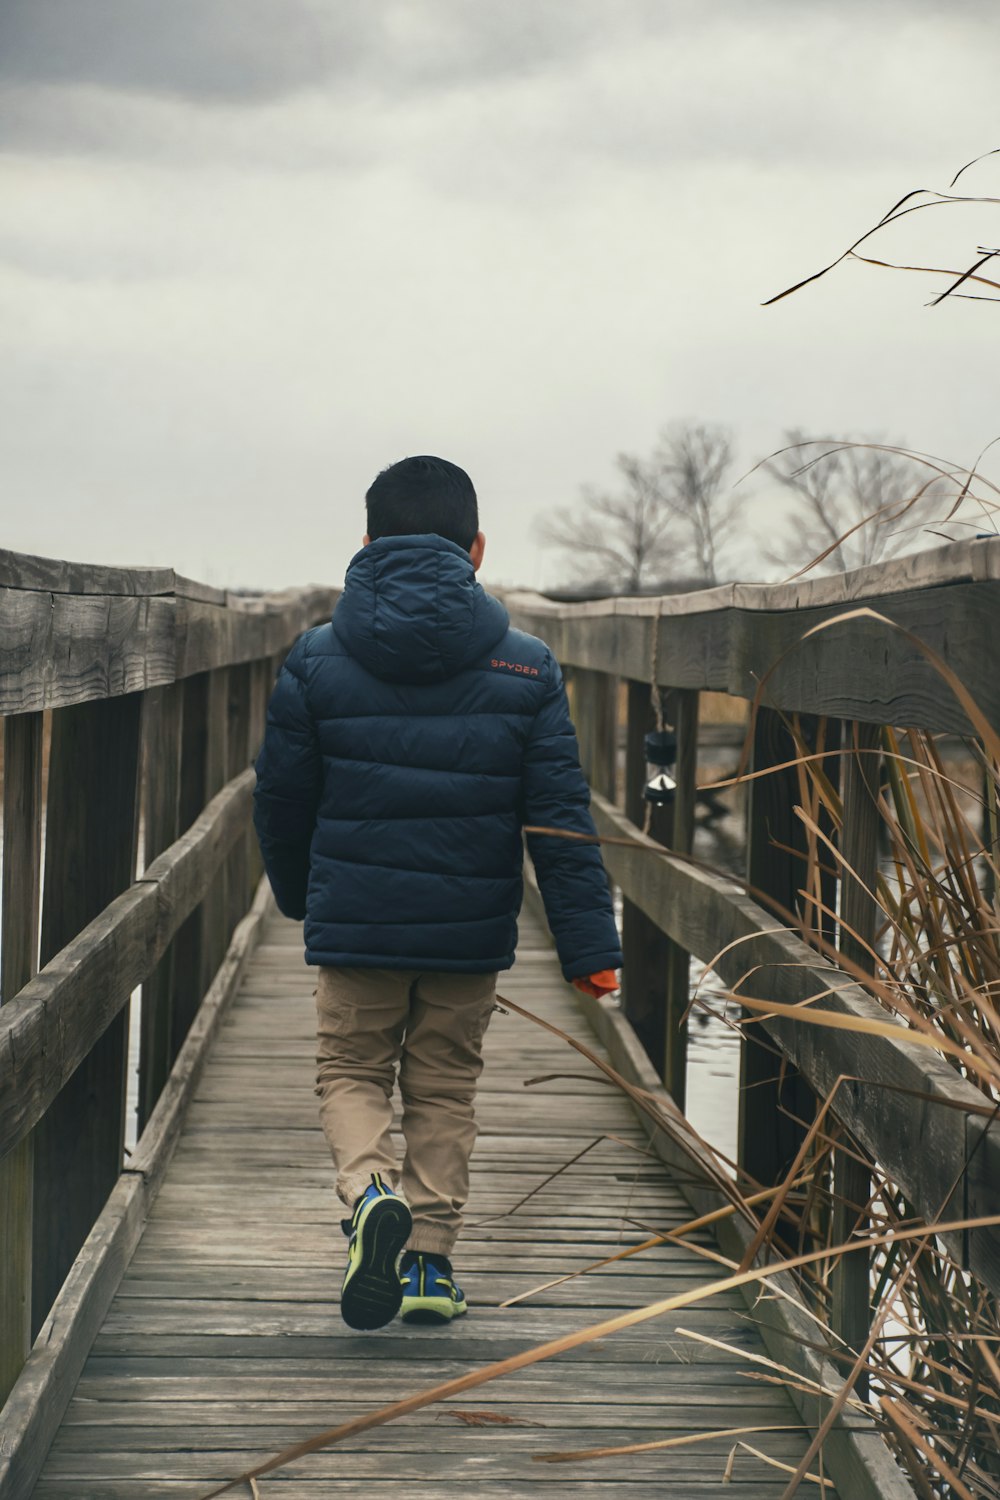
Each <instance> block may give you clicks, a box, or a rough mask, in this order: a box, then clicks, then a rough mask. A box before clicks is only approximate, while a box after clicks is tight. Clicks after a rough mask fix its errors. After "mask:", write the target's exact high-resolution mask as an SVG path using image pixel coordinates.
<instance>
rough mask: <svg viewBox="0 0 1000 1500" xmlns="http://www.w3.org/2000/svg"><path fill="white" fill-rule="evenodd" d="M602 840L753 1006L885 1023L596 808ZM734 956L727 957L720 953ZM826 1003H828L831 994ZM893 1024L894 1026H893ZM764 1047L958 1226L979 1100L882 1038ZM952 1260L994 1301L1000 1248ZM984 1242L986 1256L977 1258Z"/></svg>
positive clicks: (802, 1036) (945, 1072)
mask: <svg viewBox="0 0 1000 1500" xmlns="http://www.w3.org/2000/svg"><path fill="white" fill-rule="evenodd" d="M593 810H594V815H595V819H596V821H597V826H598V831H599V832H600V833H602V834H607V835H611V836H613V837H628V838H633V839H635V838H637V837H638V839H639V842H640V843H642V842H646V843H647V845H648V847H649V849H650V850H651V851H652V852H649V853H647V852H645V851H644V850H643V849H642V848H636V849H632V848H620V847H616V846H614V845H607V846H605V850H604V855H605V860H606V862H607V865H608V868H609V869H610V871H611V873H612V875H613V877H614V879H615V880H616V881H617V883H618V884H619V885H620V886H621V888H622V890H623V891H624V892H626V893H628V894H629V896H630V897H631V899H632V900H633V901H634V902H635V903H636V904H637V905H638V906H640V907H641V908H642V910H643V911H645V913H646V915H647V916H648V917H650V919H651V920H652V921H654V922H655V923H656V924H657V925H658V926H660V927H662V928H663V930H664V931H666V932H668V933H670V934H671V935H672V936H673V937H675V938H676V939H677V941H679V942H681V943H683V944H684V945H685V946H686V947H687V948H688V949H689V950H690V951H691V952H692V953H694V954H696V955H697V956H698V957H699V958H700V959H702V961H703V962H705V963H711V962H712V961H713V960H716V961H717V962H716V968H717V972H718V973H719V974H720V976H721V977H722V979H723V980H724V981H725V982H726V983H727V984H729V985H730V986H737V985H741V984H742V982H743V981H744V979H745V977H746V976H747V975H748V974H749V973H750V972H751V971H753V981H752V984H751V983H747V984H745V985H743V990H742V992H743V993H744V994H748V995H751V996H752V997H755V998H760V999H764V1000H777V1001H781V1002H785V1003H789V1004H800V1003H802V1002H803V1001H806V1000H810V999H813V998H814V997H816V996H820V995H823V996H826V998H824V999H823V1000H822V1001H820V1002H819V1003H820V1004H822V1005H823V1006H824V1007H826V1008H829V1009H831V1010H833V1011H836V1012H838V1013H840V1014H841V1015H845V1016H857V1017H859V1018H862V1019H874V1020H880V1021H884V1020H886V1019H887V1017H886V1012H885V1011H884V1010H883V1009H882V1008H881V1007H880V1006H878V1005H876V1003H875V1002H874V1001H873V1000H871V999H870V998H869V997H868V996H866V995H865V994H864V993H863V992H862V991H861V990H860V989H859V988H858V987H857V986H855V985H853V984H851V983H850V982H849V981H847V980H846V979H841V978H839V977H838V972H837V970H836V969H834V968H833V967H832V966H830V965H827V964H826V963H824V961H823V960H822V959H819V958H818V957H817V956H816V954H815V953H814V952H813V951H812V950H811V949H810V948H808V947H807V946H806V945H805V944H804V943H803V942H802V940H801V939H800V938H798V937H797V936H796V935H795V934H794V933H791V932H787V931H777V930H775V923H774V919H773V918H772V917H771V916H770V915H769V914H768V913H767V912H765V911H764V910H763V909H762V908H761V907H759V906H757V905H756V904H755V903H754V902H753V901H751V900H749V898H748V897H747V896H745V895H744V894H743V892H742V891H741V890H740V889H739V888H738V887H737V886H735V885H733V884H731V883H730V882H729V881H726V880H723V879H721V878H720V877H719V876H716V875H713V874H710V873H709V872H707V871H705V870H701V869H697V868H695V867H693V866H690V865H684V864H682V863H681V862H680V861H679V860H675V859H672V858H671V857H670V855H668V854H665V853H658V852H657V851H656V846H655V845H653V843H652V841H643V840H642V837H641V835H638V836H637V835H636V833H635V830H634V828H633V827H632V826H631V825H630V824H629V823H628V821H627V820H626V819H625V818H624V816H623V815H622V813H621V812H620V811H619V810H618V809H617V808H614V807H612V806H611V805H610V804H609V803H607V802H605V801H604V800H603V799H602V798H600V797H595V798H594V802H593ZM727 944H728V945H732V946H730V948H729V952H728V953H726V954H725V955H724V956H720V955H721V954H722V950H723V948H724V947H726V945H727ZM828 992H829V993H828ZM889 1019H890V1020H891V1017H890V1018H889ZM763 1024H764V1025H765V1027H766V1029H767V1032H768V1034H769V1036H770V1037H771V1040H772V1041H773V1042H774V1044H775V1046H776V1047H777V1048H779V1049H780V1051H781V1052H782V1053H783V1054H784V1055H785V1056H787V1057H788V1058H789V1060H790V1061H791V1062H792V1063H794V1064H795V1066H796V1067H797V1068H798V1069H799V1070H800V1072H802V1074H803V1075H804V1076H805V1078H806V1079H807V1081H808V1083H809V1084H810V1086H811V1088H812V1089H813V1090H814V1092H815V1093H816V1094H817V1095H818V1096H820V1097H821V1098H825V1097H826V1096H827V1095H828V1094H829V1093H830V1092H831V1091H832V1090H833V1089H834V1088H835V1087H837V1080H838V1079H839V1078H841V1077H843V1078H844V1079H846V1080H847V1081H846V1082H844V1083H841V1084H840V1085H839V1087H837V1093H836V1102H835V1107H834V1108H835V1114H836V1116H837V1118H838V1119H840V1120H841V1121H842V1122H843V1123H844V1124H845V1125H846V1126H847V1127H848V1129H849V1130H850V1131H851V1133H852V1134H853V1135H854V1136H855V1137H856V1138H857V1139H858V1140H859V1141H860V1142H861V1144H862V1145H863V1146H864V1148H865V1149H866V1150H867V1151H868V1152H870V1153H871V1154H872V1155H873V1156H874V1157H876V1158H877V1159H878V1160H879V1161H880V1162H882V1164H883V1166H884V1167H885V1168H886V1170H887V1172H888V1173H889V1175H890V1176H891V1177H892V1178H893V1179H894V1181H896V1182H897V1183H899V1185H900V1186H901V1187H902V1188H903V1190H904V1191H905V1192H906V1194H907V1197H908V1198H909V1199H910V1201H911V1202H912V1203H914V1204H915V1205H916V1207H917V1209H918V1211H919V1212H920V1213H921V1214H922V1216H923V1217H924V1218H926V1219H928V1220H929V1219H933V1218H936V1217H938V1216H944V1214H945V1213H948V1214H950V1215H951V1216H952V1217H954V1218H961V1217H962V1206H963V1198H964V1194H965V1191H966V1178H965V1168H966V1162H967V1159H968V1158H967V1143H966V1132H967V1129H971V1128H973V1124H972V1122H973V1121H974V1120H981V1119H982V1111H983V1109H984V1108H986V1107H987V1101H985V1099H984V1096H983V1094H982V1093H981V1092H980V1091H979V1090H978V1089H976V1088H974V1087H973V1086H972V1085H971V1084H970V1083H967V1082H966V1081H965V1080H963V1079H962V1078H960V1077H959V1076H958V1075H957V1074H956V1072H955V1070H954V1069H953V1068H951V1067H949V1065H948V1064H947V1063H946V1062H945V1061H944V1059H943V1058H940V1057H938V1056H937V1055H936V1054H935V1053H934V1052H933V1051H932V1050H930V1049H929V1048H926V1047H918V1046H915V1045H913V1044H912V1043H910V1042H907V1041H904V1040H900V1041H898V1042H897V1041H895V1040H893V1039H890V1038H881V1037H871V1036H863V1035H860V1034H856V1033H852V1032H849V1031H841V1030H832V1029H826V1028H823V1027H819V1026H806V1025H797V1024H796V1023H795V1022H794V1021H793V1020H790V1019H787V1018H785V1017H781V1018H779V1017H773V1018H768V1019H766V1020H765V1021H764V1023H763ZM997 1181H998V1179H996V1178H994V1180H993V1186H992V1188H991V1187H990V1186H989V1185H988V1182H987V1181H984V1182H983V1184H982V1191H981V1197H982V1200H983V1201H990V1202H992V1203H993V1204H994V1205H995V1207H994V1208H992V1209H986V1208H984V1209H981V1210H980V1212H981V1213H988V1212H1000V1197H998V1188H997ZM947 1239H948V1244H949V1247H950V1248H951V1249H952V1251H953V1253H955V1254H956V1255H959V1256H963V1257H968V1259H969V1261H970V1263H971V1257H972V1255H973V1253H975V1254H976V1257H977V1265H978V1264H980V1262H982V1264H983V1267H984V1269H983V1272H981V1273H977V1274H982V1275H983V1279H984V1281H985V1284H986V1285H987V1286H989V1287H990V1289H991V1290H993V1291H1000V1280H997V1278H996V1275H995V1270H993V1271H991V1270H990V1269H989V1267H990V1265H992V1264H993V1263H994V1262H993V1256H994V1253H995V1252H994V1251H993V1248H992V1247H993V1246H995V1244H996V1240H997V1237H996V1235H995V1233H994V1234H990V1233H988V1232H984V1231H979V1230H976V1231H972V1232H971V1233H970V1234H969V1235H968V1236H965V1235H953V1236H949V1237H947ZM977 1243H981V1244H982V1246H983V1252H982V1254H981V1255H980V1253H979V1251H978V1250H976V1251H975V1252H974V1250H973V1246H974V1245H975V1244H977Z"/></svg>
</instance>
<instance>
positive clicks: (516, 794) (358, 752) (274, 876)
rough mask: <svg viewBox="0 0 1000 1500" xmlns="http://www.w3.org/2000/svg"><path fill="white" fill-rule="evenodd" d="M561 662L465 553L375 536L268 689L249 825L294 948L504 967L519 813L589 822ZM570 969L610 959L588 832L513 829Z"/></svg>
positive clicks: (362, 958)
mask: <svg viewBox="0 0 1000 1500" xmlns="http://www.w3.org/2000/svg"><path fill="white" fill-rule="evenodd" d="M589 800H590V799H589V792H588V788H587V784H586V781H585V780H584V777H583V774H582V772H581V770H580V766H579V761H578V757H577V747H576V736H575V735H574V732H573V726H572V724H571V723H570V719H569V714H568V711H567V706H566V695H565V693H564V691H563V686H562V677H561V674H560V672H559V666H558V663H557V662H556V660H555V658H554V657H553V655H552V653H551V651H550V650H549V648H548V647H547V646H546V645H545V644H544V643H543V642H542V641H539V640H536V639H535V637H534V636H530V635H525V634H523V633H522V632H521V631H519V630H512V629H511V628H510V623H509V620H508V616H507V611H506V610H505V609H504V607H503V605H502V604H501V603H500V602H499V601H498V600H497V599H494V598H492V597H491V596H490V595H489V594H487V593H485V592H484V590H483V589H482V588H481V587H480V585H479V584H478V583H477V582H476V579H475V574H474V572H473V568H472V564H471V562H470V560H469V555H468V553H466V552H463V551H462V549H461V548H460V547H457V546H455V545H454V543H452V542H448V541H445V540H444V539H443V538H442V537H439V536H401V537H383V538H381V539H380V540H379V541H376V542H372V543H371V545H370V546H368V547H366V548H365V549H364V550H363V551H361V552H359V553H358V554H357V556H356V557H355V558H354V559H353V560H352V562H351V565H350V567H349V568H348V572H347V580H346V584H345V587H344V592H343V595H342V596H341V599H340V601H339V603H338V605H337V607H336V609H335V611H334V614H333V620H332V622H331V623H330V624H329V625H320V626H317V628H316V629H314V630H310V631H308V632H307V633H306V634H305V635H304V636H302V637H301V639H300V640H299V641H298V642H297V644H296V645H295V646H294V647H293V649H292V651H291V654H290V655H289V657H288V660H287V661H286V662H285V665H284V666H283V667H282V669H281V673H280V675H279V677H278V681H277V685H276V686H275V689H274V693H273V695H272V697H271V702H270V706H269V708H268V716H267V734H266V737H265V740H264V747H263V749H262V750H261V753H260V756H259V758H258V761H257V790H256V794H255V799H254V801H255V808H254V821H255V824H256V827H257V834H258V837H259V839H260V846H261V850H262V852H263V856H264V863H265V865H266V868H267V873H268V876H269V878H270V881H271V885H272V887H273V890H274V894H275V898H276V900H277V902H278V905H279V907H280V908H281V910H282V911H283V912H284V913H285V914H286V916H290V917H295V918H301V917H303V916H304V917H305V938H306V959H307V961H308V962H309V963H313V964H329V965H335V966H347V967H360V968H393V969H427V970H439V969H453V970H458V971H460V972H465V973H472V972H489V971H491V970H494V969H506V968H509V967H510V965H511V964H512V963H513V961H514V949H515V946H516V943H517V914H518V911H519V909H520V905H521V894H522V884H521V864H522V842H521V828H522V825H523V824H525V823H528V824H532V823H533V824H544V825H547V826H551V827H558V828H566V829H572V830H575V831H577V832H581V833H593V832H594V825H593V822H592V820H591V817H590V813H589V810H588V808H589ZM529 838H530V848H531V854H532V858H533V860H534V862H535V867H536V869H537V872H538V879H539V885H540V886H541V890H542V896H543V899H544V901H545V909H546V913H547V915H548V919H549V924H550V926H551V928H552V932H553V935H554V937H555V939H556V943H557V946H558V950H559V957H560V960H561V962H562V967H563V973H564V974H565V975H566V977H567V979H570V978H573V977H574V976H576V975H581V974H592V973H595V972H596V971H597V970H599V969H612V968H618V967H619V965H620V964H621V953H620V951H619V942H618V933H617V930H616V927H615V922H614V916H613V913H612V909H611V902H610V899H609V896H608V885H607V879H606V876H605V873H604V866H603V864H602V862H601V856H600V850H599V849H598V848H597V846H596V845H588V844H578V843H573V842H571V841H568V840H565V839H553V838H543V837H539V836H529Z"/></svg>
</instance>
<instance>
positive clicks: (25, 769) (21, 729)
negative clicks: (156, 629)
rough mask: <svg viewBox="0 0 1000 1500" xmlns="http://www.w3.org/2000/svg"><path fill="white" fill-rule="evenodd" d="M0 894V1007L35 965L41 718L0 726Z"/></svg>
mask: <svg viewBox="0 0 1000 1500" xmlns="http://www.w3.org/2000/svg"><path fill="white" fill-rule="evenodd" d="M3 792H4V796H3V891H2V896H0V1004H3V1003H4V1002H6V1001H8V1000H10V999H12V997H13V996H14V995H16V994H17V992H18V991H19V990H20V989H21V988H22V987H23V986H24V985H25V984H27V982H28V980H29V979H30V978H31V976H32V974H33V973H34V972H35V970H36V969H37V967H38V918H39V901H40V894H41V883H42V866H41V834H42V715H41V714H23V715H20V716H19V717H17V718H12V719H8V720H7V721H6V723H5V724H4V740H3ZM33 1158H34V1152H33V1143H32V1140H31V1138H30V1137H28V1138H26V1139H25V1140H23V1141H21V1142H20V1143H19V1144H18V1146H17V1147H15V1149H14V1150H13V1151H12V1152H10V1153H8V1155H7V1156H5V1157H3V1158H2V1159H0V1202H2V1203H3V1205H4V1251H3V1255H2V1257H0V1406H2V1405H3V1403H4V1401H6V1399H7V1396H8V1395H9V1393H10V1390H11V1387H12V1386H13V1384H14V1381H15V1380H16V1378H17V1376H18V1374H19V1373H20V1371H21V1368H22V1366H23V1364H24V1361H25V1360H26V1359H27V1357H28V1351H29V1349H30V1348H31V1244H32V1230H31V1222H32V1177H33Z"/></svg>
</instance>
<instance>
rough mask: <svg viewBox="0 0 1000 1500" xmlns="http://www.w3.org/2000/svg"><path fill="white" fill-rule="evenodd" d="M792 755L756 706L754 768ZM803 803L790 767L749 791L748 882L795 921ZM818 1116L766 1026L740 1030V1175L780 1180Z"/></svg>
mask: <svg viewBox="0 0 1000 1500" xmlns="http://www.w3.org/2000/svg"><path fill="white" fill-rule="evenodd" d="M797 753H798V752H797V749H796V745H795V739H794V736H793V735H792V734H791V732H790V730H789V728H788V726H787V725H786V723H785V722H784V720H783V719H782V717H781V715H780V714H777V713H775V712H774V710H773V709H770V708H761V709H760V711H759V712H758V714H757V717H756V720H755V722H754V725H753V770H754V771H764V770H766V769H767V768H768V767H772V766H780V765H783V764H785V763H786V762H788V761H789V760H792V759H794V758H795V756H796V754H797ZM801 801H802V796H801V793H800V790H799V779H798V774H797V772H796V770H795V768H794V767H787V768H786V769H785V770H782V771H773V772H772V773H771V774H770V775H768V776H762V777H760V778H759V779H758V780H756V781H752V782H750V784H749V786H748V787H747V825H746V826H747V840H746V870H747V880H748V881H749V883H750V885H751V887H752V888H753V890H754V891H756V892H760V893H761V895H762V896H766V897H769V898H770V899H771V900H772V901H775V902H777V903H778V907H779V909H780V910H784V911H786V912H796V913H797V914H798V915H800V916H801V915H802V907H803V902H802V901H801V900H800V898H799V895H798V892H799V889H800V888H801V887H803V886H804V885H805V877H806V853H807V844H806V834H805V828H804V825H803V823H802V821H801V819H800V818H798V817H797V816H796V813H795V809H796V806H797V805H798V804H800V803H801ZM782 920H783V918H782V917H781V916H780V915H779V917H778V921H779V922H780V921H782ZM815 1113H816V1100H815V1098H814V1096H813V1094H812V1091H811V1090H810V1088H809V1086H808V1084H807V1083H806V1082H805V1080H804V1079H803V1078H801V1077H800V1076H799V1074H798V1073H797V1072H796V1070H795V1069H794V1068H791V1067H789V1066H788V1063H787V1061H786V1060H785V1058H784V1057H783V1056H782V1055H781V1054H780V1053H779V1052H777V1051H776V1049H775V1046H774V1043H773V1041H772V1040H771V1038H770V1036H769V1034H768V1032H767V1030H766V1029H765V1027H764V1026H763V1025H761V1024H760V1023H752V1024H750V1025H747V1026H745V1027H744V1030H743V1045H742V1048H741V1050H740V1097H739V1139H738V1147H737V1156H738V1160H739V1162H740V1165H741V1166H742V1167H743V1168H744V1170H745V1171H747V1172H749V1174H750V1176H751V1177H753V1178H754V1179H755V1180H756V1181H757V1182H761V1183H767V1184H771V1183H775V1182H781V1181H782V1179H783V1178H784V1176H785V1174H786V1172H787V1170H788V1168H789V1166H790V1165H791V1163H792V1161H793V1160H794V1159H795V1154H796V1152H797V1151H798V1149H799V1147H800V1145H801V1144H802V1140H803V1138H804V1136H805V1132H806V1130H807V1128H808V1126H809V1123H810V1122H811V1121H812V1118H813V1116H814V1115H815ZM799 1122H801V1123H799Z"/></svg>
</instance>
